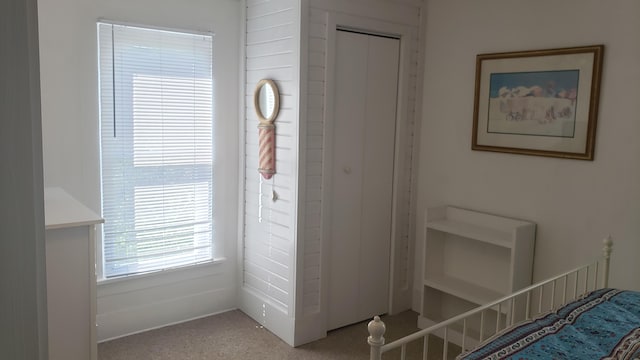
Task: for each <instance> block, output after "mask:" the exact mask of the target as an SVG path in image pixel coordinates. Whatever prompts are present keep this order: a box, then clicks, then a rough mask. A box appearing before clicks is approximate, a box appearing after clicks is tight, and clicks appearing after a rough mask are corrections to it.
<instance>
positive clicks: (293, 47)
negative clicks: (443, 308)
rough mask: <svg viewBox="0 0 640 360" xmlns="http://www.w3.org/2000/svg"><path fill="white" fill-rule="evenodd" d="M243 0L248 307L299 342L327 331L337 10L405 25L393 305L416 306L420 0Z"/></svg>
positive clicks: (244, 301)
mask: <svg viewBox="0 0 640 360" xmlns="http://www.w3.org/2000/svg"><path fill="white" fill-rule="evenodd" d="M245 4H246V8H245V16H246V22H245V26H246V37H245V39H244V40H245V55H246V59H245V89H246V90H245V112H246V115H245V124H244V128H245V131H244V150H245V156H244V181H243V186H244V191H243V192H242V196H243V199H242V202H243V206H244V209H243V210H242V214H243V225H242V226H243V227H242V233H243V234H244V236H243V243H242V246H241V251H242V256H241V258H242V262H243V265H242V280H241V284H242V286H241V291H240V292H241V293H240V299H241V308H242V310H243V311H245V312H246V313H247V314H249V315H250V316H252V317H253V318H254V319H255V320H257V321H258V322H260V323H261V324H263V325H264V326H265V327H267V328H268V329H269V330H271V331H272V332H274V333H275V334H277V335H278V336H280V337H281V338H282V339H283V340H285V341H286V342H287V343H289V344H291V345H300V344H303V343H305V342H309V341H312V340H315V339H317V338H319V337H322V336H324V334H326V329H325V328H324V326H325V319H326V315H327V314H326V303H325V302H324V300H323V298H325V297H326V294H327V288H326V281H327V277H326V275H323V274H325V272H326V270H327V266H328V265H327V255H326V245H327V244H326V243H324V239H323V226H324V222H323V215H322V214H323V207H324V206H326V204H323V197H324V196H326V194H323V182H324V181H325V180H324V178H323V167H324V166H325V165H326V164H325V163H324V162H323V157H324V152H325V151H326V149H325V148H323V146H324V142H325V140H326V139H325V138H324V133H325V132H326V131H327V127H326V126H327V125H326V121H325V120H326V117H327V109H326V99H327V76H328V75H327V67H328V64H327V59H328V57H327V53H328V52H330V49H328V47H329V46H330V45H329V44H328V36H329V34H330V29H329V28H328V24H329V19H331V18H332V16H333V15H338V16H342V15H348V16H351V17H354V18H358V19H364V21H365V22H366V21H374V22H377V23H384V24H385V26H383V27H385V28H388V29H393V28H395V29H398V28H400V29H402V31H400V32H399V33H401V34H402V35H403V39H402V44H403V45H402V54H403V55H402V65H401V72H402V76H401V84H400V85H401V89H400V91H399V94H400V95H399V96H400V98H399V100H398V104H399V109H400V110H399V118H400V120H399V123H400V126H399V127H398V130H399V132H398V134H397V138H396V141H397V143H398V144H400V145H399V147H398V149H397V154H396V157H395V164H396V168H397V171H396V176H395V179H394V182H395V184H396V185H395V192H394V196H395V199H396V200H395V203H396V208H395V215H394V222H395V226H394V229H395V230H394V241H393V244H394V245H393V246H394V248H393V249H392V254H394V255H393V258H394V261H393V264H394V273H393V274H394V279H393V290H394V295H393V299H392V304H393V310H394V311H399V310H403V309H408V308H409V307H410V302H411V297H410V293H409V288H410V287H409V282H410V268H411V262H412V260H413V259H412V258H411V257H410V256H409V255H408V254H409V253H410V247H412V246H413V244H412V241H410V234H413V230H412V222H411V220H412V209H413V207H414V205H413V202H412V198H413V191H412V188H413V186H414V184H413V182H412V178H413V166H412V164H413V163H414V161H415V160H414V157H413V154H414V145H413V137H414V133H415V132H416V129H415V127H416V126H415V117H416V114H417V112H419V109H417V104H416V99H417V98H421V96H419V94H418V92H419V90H418V89H419V88H420V86H421V84H420V83H419V82H418V81H417V79H418V78H421V74H419V66H418V64H420V63H422V61H420V59H419V58H420V57H421V55H422V54H421V53H420V51H419V48H420V47H419V44H420V39H419V36H418V34H419V33H421V29H422V23H421V19H422V13H421V11H422V6H423V4H422V0H395V1H394V0H366V1H363V0H349V1H345V0H245ZM333 25H334V26H335V23H333ZM333 30H335V27H334V28H333ZM263 78H270V79H272V80H274V81H275V82H276V84H277V85H278V87H279V90H280V93H281V109H280V114H279V116H278V118H277V119H276V122H275V125H276V134H277V136H276V157H277V162H276V175H275V176H274V177H273V178H272V179H270V180H264V179H262V178H260V176H259V174H258V172H257V167H258V156H257V148H258V136H257V129H256V126H257V124H258V120H257V117H256V115H255V110H254V109H253V100H252V96H253V91H254V87H255V84H256V83H257V82H258V81H259V80H260V79H263ZM331 111H332V110H331ZM298 166H299V167H298ZM298 186H300V190H298ZM274 196H275V197H276V198H277V200H275V201H273V199H274ZM298 229H300V230H298Z"/></svg>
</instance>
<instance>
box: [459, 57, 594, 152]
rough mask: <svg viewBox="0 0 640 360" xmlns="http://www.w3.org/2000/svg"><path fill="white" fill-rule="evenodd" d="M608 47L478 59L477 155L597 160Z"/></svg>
mask: <svg viewBox="0 0 640 360" xmlns="http://www.w3.org/2000/svg"><path fill="white" fill-rule="evenodd" d="M603 54H604V45H593V46H582V47H571V48H562V49H548V50H533V51H519V52H504V53H493V54H480V55H478V56H477V57H476V81H475V96H474V110H473V137H472V146H471V148H472V149H473V150H482V151H495V152H505V153H514V154H525V155H539V156H550V157H560V158H570V159H580V160H593V158H594V148H595V134H596V123H597V118H598V101H599V97H600V80H601V75H602V59H603Z"/></svg>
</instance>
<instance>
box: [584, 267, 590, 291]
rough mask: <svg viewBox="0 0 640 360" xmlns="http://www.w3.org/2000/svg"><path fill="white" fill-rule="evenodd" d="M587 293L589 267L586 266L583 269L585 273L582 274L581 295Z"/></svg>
mask: <svg viewBox="0 0 640 360" xmlns="http://www.w3.org/2000/svg"><path fill="white" fill-rule="evenodd" d="M588 292H589V266H588V265H587V267H586V268H585V273H584V292H583V294H586V293H588Z"/></svg>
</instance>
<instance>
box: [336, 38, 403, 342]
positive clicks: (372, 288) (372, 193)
mask: <svg viewBox="0 0 640 360" xmlns="http://www.w3.org/2000/svg"><path fill="white" fill-rule="evenodd" d="M398 60H399V40H397V39H390V38H384V37H378V36H372V35H366V34H359V33H351V32H344V31H338V32H337V34H336V74H335V76H336V82H335V84H336V88H335V92H336V93H335V98H336V100H335V112H334V127H333V159H332V161H333V162H332V164H333V168H332V181H331V184H332V185H331V188H332V194H331V195H330V198H331V200H330V201H331V207H330V209H331V213H330V217H331V234H330V238H331V239H330V242H331V244H330V249H331V251H330V259H331V260H330V263H331V269H330V279H329V283H330V285H329V319H328V325H329V327H328V328H329V329H334V328H337V327H341V326H344V325H348V324H351V323H354V322H358V321H361V320H363V319H366V318H369V317H370V316H373V315H374V314H382V313H385V312H386V311H387V308H388V297H389V294H388V292H389V269H390V266H389V254H390V244H391V209H392V188H393V159H394V140H395V124H396V122H395V118H396V102H397V99H396V96H397V83H398Z"/></svg>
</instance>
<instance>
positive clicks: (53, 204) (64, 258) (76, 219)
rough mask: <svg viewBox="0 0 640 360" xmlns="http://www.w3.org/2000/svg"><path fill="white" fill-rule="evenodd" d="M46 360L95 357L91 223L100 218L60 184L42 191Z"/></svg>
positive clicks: (93, 252)
mask: <svg viewBox="0 0 640 360" xmlns="http://www.w3.org/2000/svg"><path fill="white" fill-rule="evenodd" d="M44 218H45V230H46V231H45V243H46V261H47V311H48V314H49V315H48V317H49V359H50V360H63V359H64V360H76V359H77V360H87V359H91V360H96V359H97V345H96V344H97V342H96V321H95V319H96V272H95V266H96V261H95V233H96V230H95V227H96V224H101V223H103V222H104V220H103V219H102V218H101V217H100V216H99V215H97V214H96V213H95V212H93V211H91V210H90V209H89V208H88V207H86V206H85V205H84V204H82V203H80V202H79V201H78V200H76V199H75V198H73V197H72V196H71V195H69V194H68V193H67V192H66V191H64V190H63V189H61V188H45V190H44Z"/></svg>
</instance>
